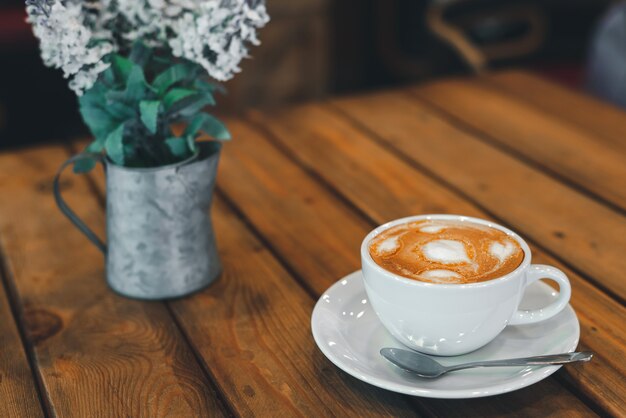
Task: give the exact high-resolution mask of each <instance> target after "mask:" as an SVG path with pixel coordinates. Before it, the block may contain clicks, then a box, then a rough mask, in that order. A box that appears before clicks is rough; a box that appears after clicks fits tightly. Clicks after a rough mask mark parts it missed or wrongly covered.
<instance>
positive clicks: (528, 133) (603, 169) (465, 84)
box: [414, 79, 626, 212]
mask: <svg viewBox="0 0 626 418" xmlns="http://www.w3.org/2000/svg"><path fill="white" fill-rule="evenodd" d="M414 92H415V93H416V94H417V95H418V96H419V97H420V98H421V99H422V100H424V101H426V102H428V103H430V104H432V105H435V106H436V107H437V108H438V109H439V110H441V111H442V112H444V113H445V114H447V115H451V116H452V117H454V118H456V119H457V120H458V121H460V122H461V123H460V125H462V126H467V127H469V128H471V129H472V130H473V131H475V132H477V133H478V135H476V137H479V138H482V139H483V140H485V141H486V142H488V143H493V144H497V145H498V146H502V147H504V148H506V149H507V150H512V151H513V153H514V154H516V155H519V156H523V158H524V159H527V160H528V161H532V162H533V163H534V164H537V165H538V166H540V167H541V170H542V171H548V172H551V173H554V174H556V175H557V176H558V177H560V178H563V179H565V180H567V181H568V182H571V183H572V184H575V185H577V186H579V187H581V188H583V189H584V190H585V191H586V192H587V193H589V194H592V195H595V196H597V197H599V198H602V199H605V200H606V201H607V202H610V203H612V204H614V205H615V206H616V207H618V208H621V210H622V212H623V211H624V210H626V187H624V179H626V164H624V155H623V154H620V153H616V152H615V150H614V149H613V148H612V147H608V146H607V145H606V144H604V143H602V141H598V139H597V136H595V135H593V133H590V132H587V131H584V130H582V129H580V127H578V126H576V125H572V124H570V123H567V122H566V121H564V120H560V119H558V118H555V117H553V116H551V115H550V114H548V113H546V112H544V111H543V110H541V109H540V108H537V107H535V106H532V105H531V104H529V103H527V102H525V101H523V100H519V99H518V98H516V97H513V96H511V95H508V94H503V93H502V92H501V91H498V90H497V89H493V88H489V87H488V85H486V84H485V83H482V82H480V81H479V80H474V79H467V80H465V79H464V80H446V81H442V82H435V83H431V84H426V85H423V86H420V87H417V88H416V89H415V90H414ZM567 105H568V104H567V103H563V106H567Z"/></svg>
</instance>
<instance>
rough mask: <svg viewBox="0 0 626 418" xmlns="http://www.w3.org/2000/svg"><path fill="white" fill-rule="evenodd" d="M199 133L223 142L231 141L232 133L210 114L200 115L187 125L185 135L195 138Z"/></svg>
mask: <svg viewBox="0 0 626 418" xmlns="http://www.w3.org/2000/svg"><path fill="white" fill-rule="evenodd" d="M199 131H203V132H205V133H207V134H208V135H209V136H211V137H213V138H215V139H219V140H222V141H224V140H228V139H230V133H229V132H228V129H226V126H224V124H223V123H222V122H220V121H219V120H218V119H216V118H215V117H214V116H211V115H209V114H208V113H200V114H199V115H197V116H196V117H194V118H193V119H192V120H191V122H189V124H188V125H187V128H186V129H185V133H184V135H185V136H191V137H195V136H196V134H197V133H198V132H199Z"/></svg>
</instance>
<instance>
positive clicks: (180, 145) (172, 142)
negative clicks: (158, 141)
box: [165, 137, 191, 159]
mask: <svg viewBox="0 0 626 418" xmlns="http://www.w3.org/2000/svg"><path fill="white" fill-rule="evenodd" d="M165 145H167V147H168V148H169V150H170V151H171V153H172V154H173V155H174V156H175V157H177V158H180V159H183V158H184V157H188V156H191V153H190V150H189V144H188V143H187V139H186V138H178V137H171V138H167V139H166V140H165Z"/></svg>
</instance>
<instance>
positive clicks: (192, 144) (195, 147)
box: [185, 135, 198, 154]
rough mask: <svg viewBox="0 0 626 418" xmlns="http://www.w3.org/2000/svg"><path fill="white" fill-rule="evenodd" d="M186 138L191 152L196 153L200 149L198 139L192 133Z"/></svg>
mask: <svg viewBox="0 0 626 418" xmlns="http://www.w3.org/2000/svg"><path fill="white" fill-rule="evenodd" d="M185 139H186V140H187V146H188V147H189V149H190V150H191V152H192V153H194V154H195V153H196V152H197V151H198V144H196V139H195V138H194V137H193V136H190V135H188V136H186V137H185Z"/></svg>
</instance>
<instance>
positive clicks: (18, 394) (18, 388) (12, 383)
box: [0, 272, 44, 417]
mask: <svg viewBox="0 0 626 418" xmlns="http://www.w3.org/2000/svg"><path fill="white" fill-rule="evenodd" d="M1 275H2V273H1V272H0V276H1ZM0 318H1V319H0V347H2V349H0V400H2V401H1V402H0V416H2V417H42V416H44V412H43V409H42V407H43V406H42V405H41V403H40V401H39V396H38V395H37V389H36V382H35V379H34V377H33V374H32V371H31V368H30V365H29V364H28V359H27V358H26V353H25V351H24V346H23V345H22V341H21V338H20V335H19V332H18V328H17V325H16V324H15V320H14V318H13V313H12V312H11V307H10V305H9V298H8V297H7V293H6V292H5V289H4V286H2V277H0Z"/></svg>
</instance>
